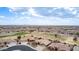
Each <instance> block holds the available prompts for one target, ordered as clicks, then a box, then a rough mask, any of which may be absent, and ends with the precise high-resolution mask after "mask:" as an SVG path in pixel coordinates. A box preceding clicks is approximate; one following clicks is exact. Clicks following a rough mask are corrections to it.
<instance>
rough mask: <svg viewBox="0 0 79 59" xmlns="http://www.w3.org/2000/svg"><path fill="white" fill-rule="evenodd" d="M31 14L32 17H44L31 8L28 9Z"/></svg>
mask: <svg viewBox="0 0 79 59" xmlns="http://www.w3.org/2000/svg"><path fill="white" fill-rule="evenodd" d="M28 12H29V14H31V15H32V16H38V17H44V16H42V15H39V14H38V13H37V12H36V11H35V10H34V9H33V8H29V9H28Z"/></svg>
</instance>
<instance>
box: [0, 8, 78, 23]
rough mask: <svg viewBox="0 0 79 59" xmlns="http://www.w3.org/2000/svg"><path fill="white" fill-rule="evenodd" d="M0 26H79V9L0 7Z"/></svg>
mask: <svg viewBox="0 0 79 59" xmlns="http://www.w3.org/2000/svg"><path fill="white" fill-rule="evenodd" d="M0 25H79V7H0Z"/></svg>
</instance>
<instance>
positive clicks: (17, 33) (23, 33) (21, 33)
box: [0, 32, 28, 38]
mask: <svg viewBox="0 0 79 59" xmlns="http://www.w3.org/2000/svg"><path fill="white" fill-rule="evenodd" d="M25 34H28V33H26V32H16V33H15V34H11V35H4V36H0V38H3V37H9V36H17V35H25Z"/></svg>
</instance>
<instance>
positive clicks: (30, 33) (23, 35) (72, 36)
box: [0, 25, 79, 51]
mask: <svg viewBox="0 0 79 59" xmlns="http://www.w3.org/2000/svg"><path fill="white" fill-rule="evenodd" d="M20 45H25V46H29V47H30V48H32V49H34V50H36V51H79V27H78V26H33V25H30V26H26V25H4V26H3V25H1V26H0V50H1V51H2V50H4V49H7V48H10V47H12V46H20Z"/></svg>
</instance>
